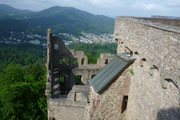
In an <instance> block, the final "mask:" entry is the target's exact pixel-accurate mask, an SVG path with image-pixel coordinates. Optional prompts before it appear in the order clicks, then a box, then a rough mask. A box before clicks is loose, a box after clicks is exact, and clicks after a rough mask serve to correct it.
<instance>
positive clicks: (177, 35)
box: [46, 17, 180, 120]
mask: <svg viewBox="0 0 180 120" xmlns="http://www.w3.org/2000/svg"><path fill="white" fill-rule="evenodd" d="M179 27H180V20H177V19H165V18H138V17H117V18H116V21H115V29H114V38H115V40H116V41H117V44H118V48H117V54H116V55H115V56H112V55H109V54H102V55H101V56H100V58H99V59H98V62H97V64H96V65H93V64H92V65H91V64H88V62H87V61H88V60H87V57H86V56H85V55H84V53H83V52H82V51H74V50H69V49H68V48H67V47H66V46H65V45H64V43H63V41H62V40H61V39H60V38H57V37H55V36H53V35H52V33H51V32H50V31H48V46H47V51H48V57H47V70H48V71H47V83H46V96H47V98H48V101H47V102H48V119H49V120H179V119H180V97H179V96H180V93H179V92H180V29H179Z"/></svg>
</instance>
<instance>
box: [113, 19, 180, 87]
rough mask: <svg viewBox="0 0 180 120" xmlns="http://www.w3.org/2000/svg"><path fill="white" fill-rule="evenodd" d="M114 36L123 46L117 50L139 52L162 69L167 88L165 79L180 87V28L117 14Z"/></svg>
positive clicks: (152, 64) (161, 73) (162, 77)
mask: <svg viewBox="0 0 180 120" xmlns="http://www.w3.org/2000/svg"><path fill="white" fill-rule="evenodd" d="M114 35H115V38H116V40H118V41H119V43H121V46H122V47H123V48H122V47H118V49H119V50H118V52H122V49H124V50H127V51H130V52H131V53H136V54H139V55H140V56H141V59H143V58H144V60H146V61H147V62H148V63H150V64H151V67H153V66H155V67H157V68H158V69H159V71H160V75H161V79H162V82H163V83H162V85H163V87H164V88H165V87H166V84H165V83H164V82H165V81H173V83H174V84H176V85H177V86H178V88H180V52H179V50H180V29H178V28H177V29H176V28H174V27H171V26H169V27H168V28H167V26H164V25H159V24H153V23H149V22H147V23H146V21H139V20H136V19H133V18H128V17H117V19H116V25H115V32H114Z"/></svg>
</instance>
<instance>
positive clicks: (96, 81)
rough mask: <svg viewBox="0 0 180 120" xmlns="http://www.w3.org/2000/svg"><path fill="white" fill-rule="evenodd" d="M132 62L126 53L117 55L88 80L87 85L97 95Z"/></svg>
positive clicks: (132, 59)
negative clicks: (91, 87) (88, 84)
mask: <svg viewBox="0 0 180 120" xmlns="http://www.w3.org/2000/svg"><path fill="white" fill-rule="evenodd" d="M134 60H135V59H134V58H132V57H130V56H129V55H128V54H127V53H121V54H117V55H116V56H115V57H114V58H113V59H112V60H111V62H110V63H109V64H108V65H106V66H105V67H104V68H103V69H102V70H101V71H100V72H99V73H98V74H97V75H96V76H95V77H94V78H93V79H91V80H89V83H90V84H91V85H92V86H93V88H94V90H95V91H96V92H97V93H99V92H101V91H102V90H103V89H104V88H105V87H106V86H107V85H108V84H109V83H110V82H111V81H112V80H113V79H114V78H115V77H116V75H117V74H119V73H121V72H123V70H124V69H126V68H127V67H128V66H129V65H130V64H131V63H133V62H134Z"/></svg>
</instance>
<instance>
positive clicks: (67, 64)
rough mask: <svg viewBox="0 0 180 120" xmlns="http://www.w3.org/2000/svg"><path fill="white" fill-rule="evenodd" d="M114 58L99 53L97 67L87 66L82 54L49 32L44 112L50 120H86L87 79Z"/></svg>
mask: <svg viewBox="0 0 180 120" xmlns="http://www.w3.org/2000/svg"><path fill="white" fill-rule="evenodd" d="M112 58H113V55H110V54H101V55H100V58H99V59H98V60H97V61H98V64H88V59H87V56H85V55H84V52H83V51H74V50H69V49H68V48H67V47H66V46H65V44H64V42H63V40H61V38H58V37H56V36H53V34H52V33H51V31H50V30H48V39H47V82H46V91H45V94H46V96H47V103H48V104H47V111H48V119H49V120H83V119H86V118H87V116H88V114H87V110H86V107H87V104H88V102H89V85H88V82H87V81H88V80H90V79H91V78H92V77H93V76H95V75H96V74H97V73H98V72H99V71H100V70H101V69H102V68H103V67H104V66H105V65H106V64H107V63H108V62H109V61H110V60H111V59H112Z"/></svg>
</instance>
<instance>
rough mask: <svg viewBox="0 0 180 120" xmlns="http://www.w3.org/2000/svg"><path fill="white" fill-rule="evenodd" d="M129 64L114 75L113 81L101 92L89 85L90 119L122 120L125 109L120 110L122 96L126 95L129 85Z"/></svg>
mask: <svg viewBox="0 0 180 120" xmlns="http://www.w3.org/2000/svg"><path fill="white" fill-rule="evenodd" d="M130 68H131V66H130V67H129V68H128V69H126V70H125V71H124V72H123V73H122V74H119V75H118V76H116V78H115V79H114V80H113V82H112V83H111V84H110V85H109V87H108V88H106V89H105V91H104V92H103V93H102V94H98V93H96V92H95V91H94V89H93V88H92V87H91V97H90V98H91V103H90V104H89V113H90V119H91V120H124V119H125V113H126V110H125V111H122V102H123V97H124V96H128V94H129V87H130V82H131V81H130V76H132V74H131V73H130V72H129V70H130Z"/></svg>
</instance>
